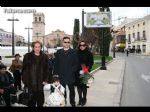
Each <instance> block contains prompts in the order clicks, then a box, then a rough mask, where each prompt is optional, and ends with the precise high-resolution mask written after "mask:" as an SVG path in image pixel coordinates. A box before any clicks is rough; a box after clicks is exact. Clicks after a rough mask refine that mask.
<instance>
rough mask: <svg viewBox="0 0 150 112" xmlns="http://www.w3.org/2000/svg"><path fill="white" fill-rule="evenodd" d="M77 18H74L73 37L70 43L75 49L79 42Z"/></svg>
mask: <svg viewBox="0 0 150 112" xmlns="http://www.w3.org/2000/svg"><path fill="white" fill-rule="evenodd" d="M79 29H80V27H79V19H75V20H74V30H73V39H72V44H73V48H74V49H76V48H77V46H78V42H79Z"/></svg>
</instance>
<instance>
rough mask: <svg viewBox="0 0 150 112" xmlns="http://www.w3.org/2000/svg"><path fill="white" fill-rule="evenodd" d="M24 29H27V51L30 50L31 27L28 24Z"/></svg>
mask: <svg viewBox="0 0 150 112" xmlns="http://www.w3.org/2000/svg"><path fill="white" fill-rule="evenodd" d="M25 29H26V30H28V52H30V30H31V29H32V28H30V27H29V26H28V28H25Z"/></svg>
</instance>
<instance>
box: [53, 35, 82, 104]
mask: <svg viewBox="0 0 150 112" xmlns="http://www.w3.org/2000/svg"><path fill="white" fill-rule="evenodd" d="M70 42H71V41H70V38H69V37H63V48H62V49H59V50H58V51H57V52H56V53H55V64H54V74H57V75H59V78H60V83H61V84H62V86H63V87H64V88H65V94H64V96H65V100H66V98H67V94H66V86H67V85H68V88H69V98H70V104H71V106H73V107H74V106H76V103H75V85H74V83H75V77H76V76H75V75H76V74H75V73H76V71H77V69H78V63H79V62H78V57H77V53H76V51H75V50H73V49H72V48H71V47H70ZM66 103H67V102H66Z"/></svg>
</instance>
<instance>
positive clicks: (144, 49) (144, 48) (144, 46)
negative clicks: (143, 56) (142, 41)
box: [142, 45, 146, 53]
mask: <svg viewBox="0 0 150 112" xmlns="http://www.w3.org/2000/svg"><path fill="white" fill-rule="evenodd" d="M142 51H143V53H145V52H146V45H143V49H142Z"/></svg>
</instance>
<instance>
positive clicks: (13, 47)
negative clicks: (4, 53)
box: [7, 14, 19, 56]
mask: <svg viewBox="0 0 150 112" xmlns="http://www.w3.org/2000/svg"><path fill="white" fill-rule="evenodd" d="M7 21H12V55H13V56H14V55H15V46H14V21H19V19H14V14H13V17H12V19H7Z"/></svg>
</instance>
